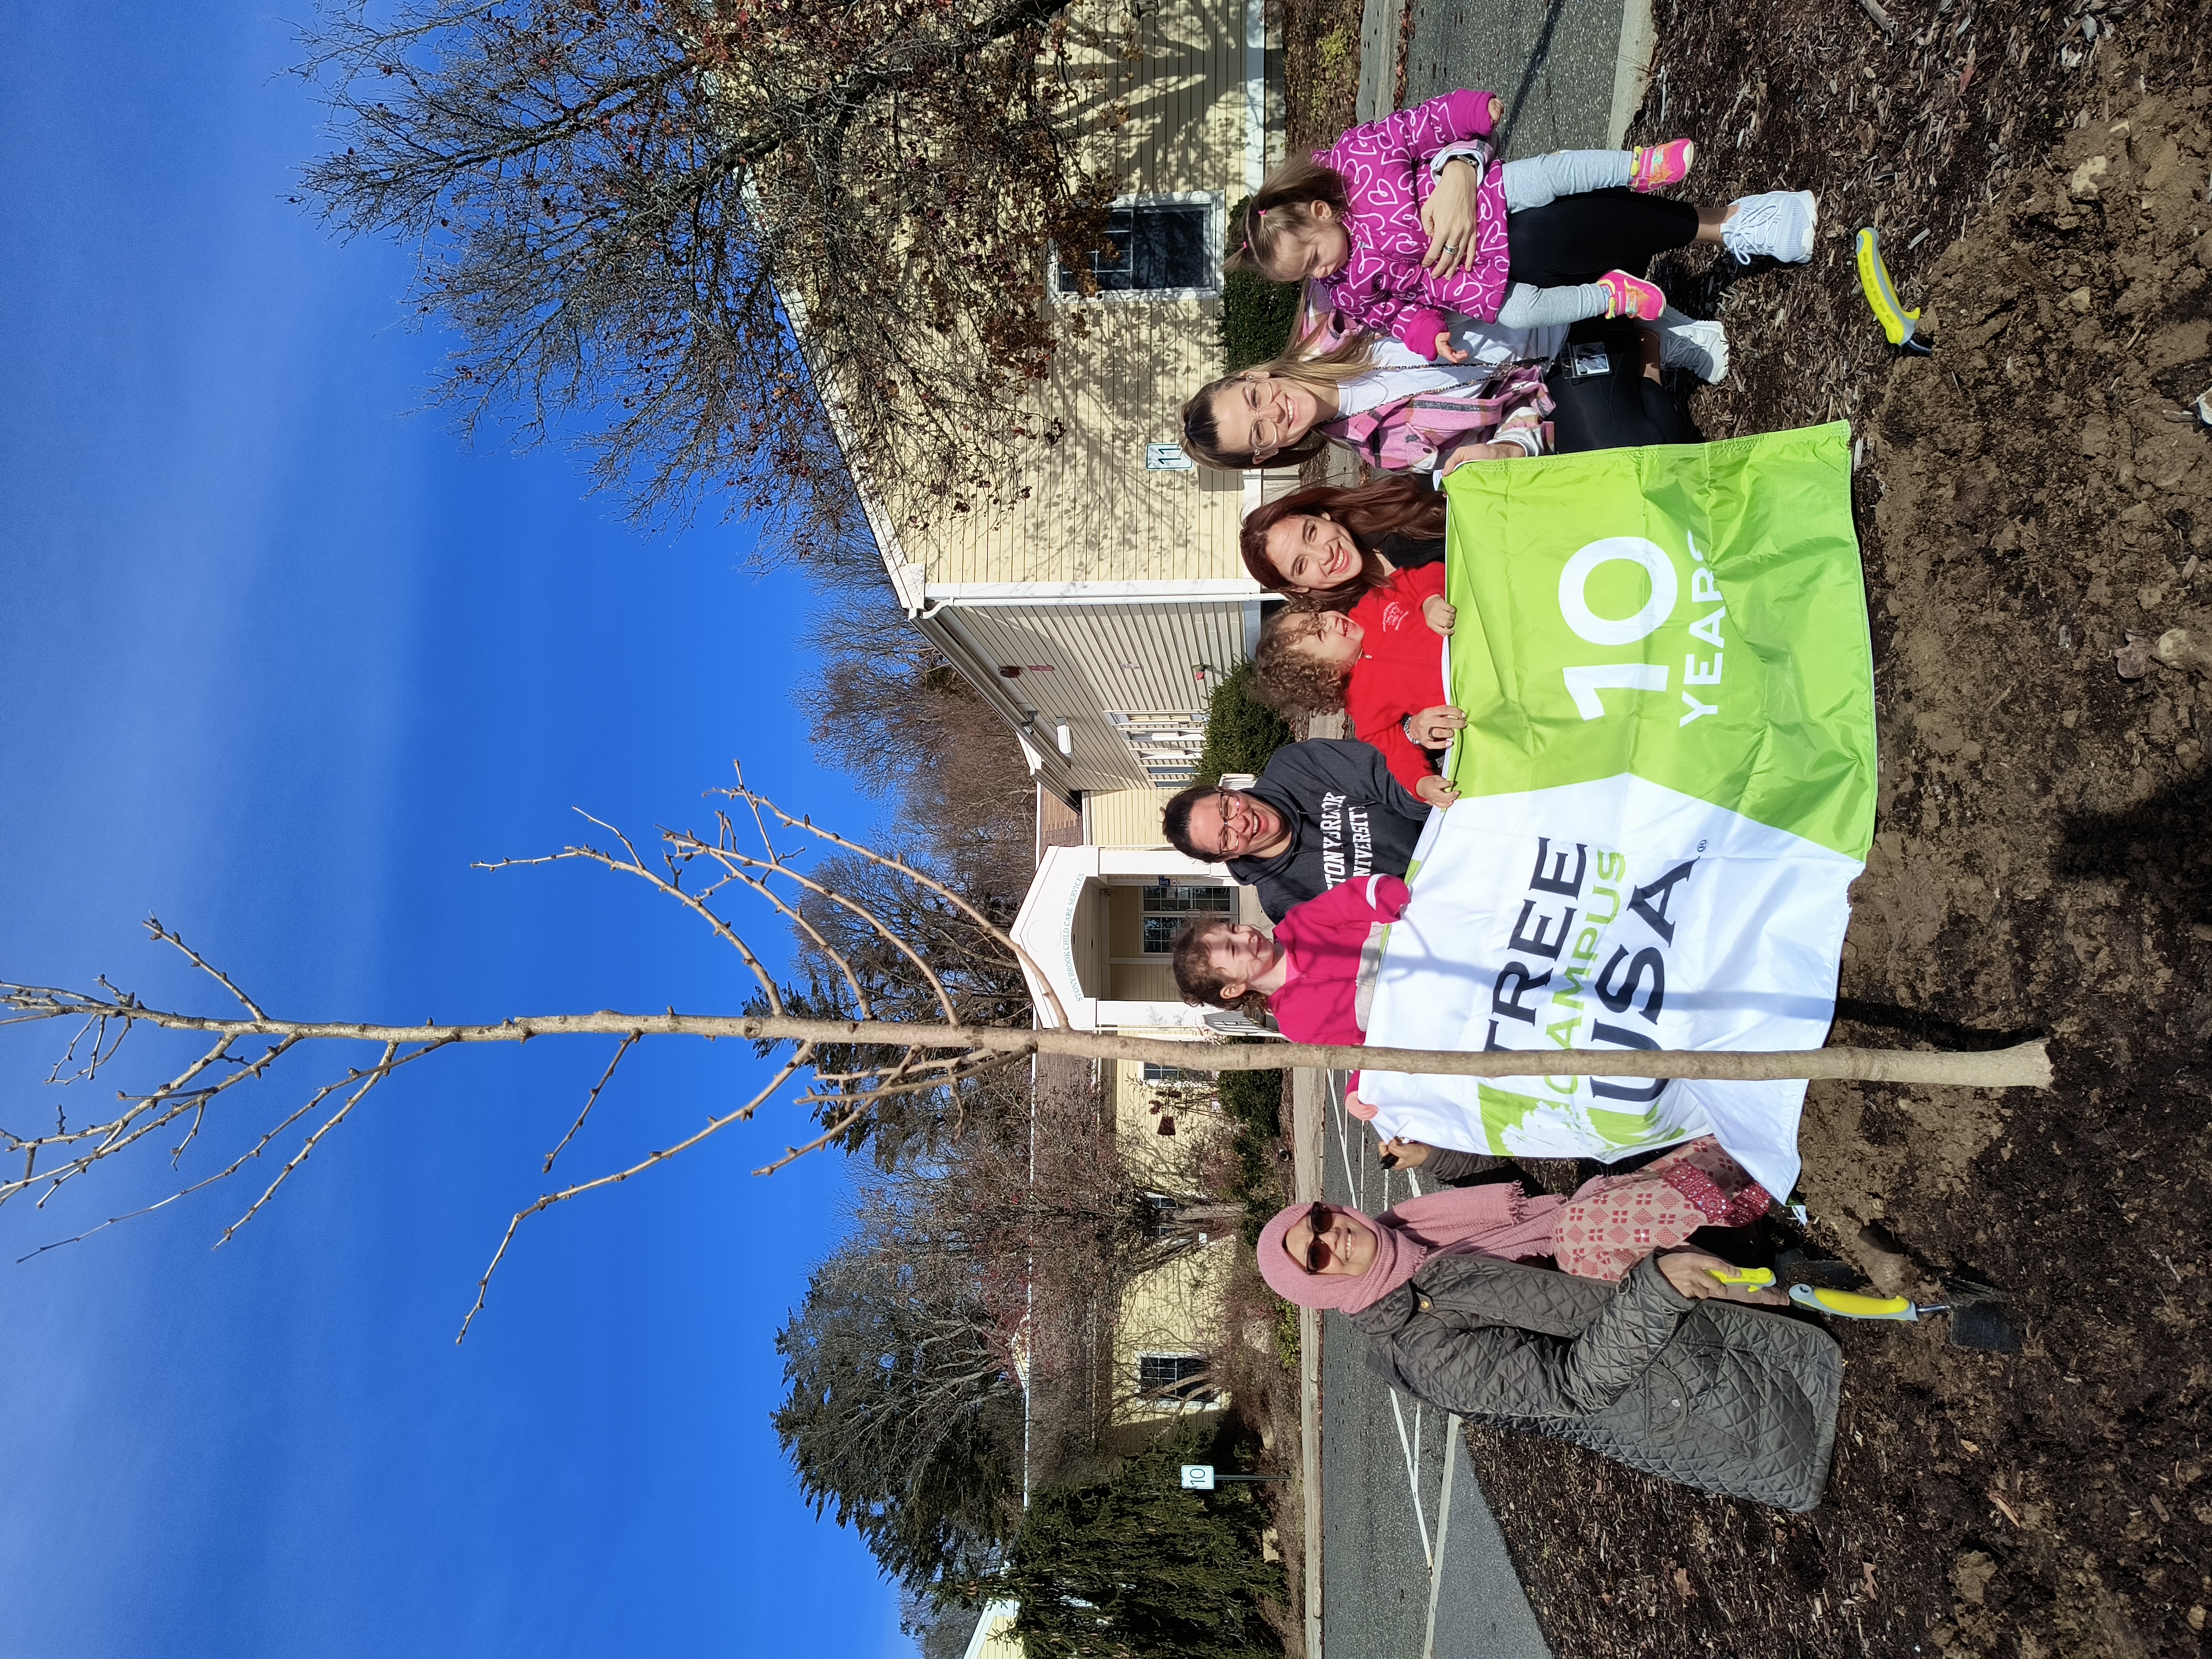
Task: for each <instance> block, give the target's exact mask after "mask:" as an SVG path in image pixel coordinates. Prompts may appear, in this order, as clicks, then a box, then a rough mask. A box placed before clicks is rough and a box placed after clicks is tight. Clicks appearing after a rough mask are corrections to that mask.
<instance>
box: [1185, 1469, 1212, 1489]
mask: <svg viewBox="0 0 2212 1659" xmlns="http://www.w3.org/2000/svg"><path fill="white" fill-rule="evenodd" d="M1182 1488H1183V1490H1184V1491H1185V1492H1212V1490H1213V1465H1212V1464H1211V1463H1186V1464H1184V1465H1183V1466H1182Z"/></svg>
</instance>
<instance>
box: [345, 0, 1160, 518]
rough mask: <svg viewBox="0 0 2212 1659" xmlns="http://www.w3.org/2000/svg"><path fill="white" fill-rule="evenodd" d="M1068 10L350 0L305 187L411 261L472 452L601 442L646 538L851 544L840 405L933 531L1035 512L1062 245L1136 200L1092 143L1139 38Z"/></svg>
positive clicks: (877, 489)
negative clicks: (738, 530) (478, 432)
mask: <svg viewBox="0 0 2212 1659" xmlns="http://www.w3.org/2000/svg"><path fill="white" fill-rule="evenodd" d="M1070 4H1071V0H971V3H961V0H947V3H944V4H937V5H927V6H921V5H915V4H911V3H908V0H849V3H843V4H839V5H836V6H815V5H802V4H793V3H791V0H758V3H751V4H729V3H723V0H415V3H408V4H403V5H402V6H401V7H400V8H399V9H398V10H397V11H396V12H392V13H386V11H385V10H384V9H382V8H378V9H376V14H375V16H374V19H372V16H371V10H370V8H369V7H368V4H367V3H366V0H336V3H333V4H332V5H331V7H330V8H329V9H326V10H325V13H324V15H323V18H322V20H321V21H320V22H319V24H318V25H317V26H315V27H313V28H311V29H310V30H309V31H308V32H307V33H306V35H305V36H304V40H303V44H304V46H305V50H306V52H307V61H306V63H305V64H303V65H302V69H301V72H302V73H303V74H305V75H307V76H310V77H312V78H313V79H315V80H317V81H318V82H319V83H320V84H322V85H323V86H324V87H325V88H327V96H328V101H329V104H330V107H331V112H332V114H333V118H334V121H333V139H334V143H333V148H332V149H331V152H330V153H329V154H328V155H325V156H324V157H323V158H322V159H321V160H320V161H317V162H315V163H314V164H313V166H312V167H309V169H308V170H307V178H306V185H307V191H308V192H309V193H310V194H311V195H312V196H313V197H314V198H315V200H316V201H317V202H318V203H319V204H320V206H321V208H322V210H323V212H324V213H325V216H327V217H328V218H329V219H330V220H331V222H333V223H334V224H336V225H337V226H338V227H339V228H341V229H342V230H343V231H345V232H348V233H349V234H359V233H369V234H383V235H391V236H393V237H395V238H397V239H398V240H402V241H404V242H405V243H408V244H410V245H411V246H413V247H414V248H415V249H416V252H417V269H416V291H415V295H414V302H415V305H416V309H417V310H418V312H419V313H422V314H425V315H432V316H436V317H438V318H440V319H442V320H443V321H444V322H446V323H447V325H450V326H451V327H452V328H453V330H454V331H456V332H457V333H458V334H459V337H460V338H461V342H462V343H461V346H460V349H459V351H458V352H457V353H456V354H455V355H454V356H453V359H452V361H451V362H450V365H449V367H448V369H447V375H446V378H445V381H444V384H443V385H442V386H441V388H440V390H439V392H438V394H437V395H438V398H439V399H440V400H441V402H443V403H444V404H447V406H449V407H451V408H452V409H453V410H455V411H456V412H457V414H458V415H459V419H460V422H461V423H462V425H463V426H464V428H467V429H470V430H474V429H475V428H477V427H478V426H479V425H480V424H481V423H482V422H484V421H485V420H486V419H487V418H488V417H494V416H497V415H499V414H501V413H503V412H505V411H508V410H512V411H513V412H514V413H515V415H516V416H517V420H518V424H519V429H520V435H521V436H522V437H523V438H524V439H525V440H526V441H531V442H536V441H540V440H542V439H543V438H544V437H545V436H546V435H549V434H550V433H551V432H552V431H554V430H555V429H556V428H559V427H560V426H562V424H563V423H564V422H566V421H568V419H570V418H572V417H575V416H583V417H585V418H586V419H588V420H592V421H602V422H604V424H601V425H599V427H598V428H597V429H596V431H594V432H593V433H592V436H591V438H590V440H589V441H590V443H591V445H592V447H593V449H594V450H595V452H596V455H597V472H598V475H599V479H600V480H601V482H602V483H605V484H609V485H613V486H616V487H618V488H621V489H625V490H626V491H627V492H628V493H629V495H630V498H631V501H632V502H633V505H634V507H635V510H636V511H637V512H638V513H640V514H641V515H642V516H645V517H647V518H664V517H667V516H671V515H673V516H676V517H678V518H680V517H683V516H685V515H688V514H689V513H690V512H691V511H692V510H693V509H694V508H695V507H696V505H697V504H698V503H699V502H700V501H702V500H703V499H706V498H708V497H710V496H714V495H719V496H720V497H721V498H722V500H723V502H724V505H725V506H726V509H727V511H728V512H729V513H732V514H739V513H742V514H744V515H746V516H748V517H750V518H752V519H753V520H756V521H757V522H762V523H766V524H769V525H771V526H781V527H782V528H783V529H784V530H785V531H786V532H787V533H789V534H790V535H792V536H793V537H796V538H798V541H797V545H798V547H799V550H800V551H801V552H805V551H808V550H812V549H816V548H820V549H822V550H829V549H832V548H834V547H835V546H836V544H839V543H840V542H841V541H848V540H851V539H853V538H854V536H855V532H856V525H857V520H858V500H857V498H856V497H855V495H854V493H853V490H852V488H851V484H850V482H849V481H848V478H847V477H846V475H845V472H844V471H843V469H842V466H841V465H839V461H838V455H837V446H836V444H835V443H833V442H832V441H831V428H830V426H829V422H828V420H827V419H826V417H825V416H826V411H825V408H824V403H823V399H824V398H828V399H829V400H830V401H831V402H833V403H834V404H835V406H836V410H837V411H838V414H839V416H840V417H841V418H842V420H843V422H845V424H846V428H847V431H846V437H847V438H848V441H849V442H848V459H849V460H850V461H851V462H852V464H853V465H854V467H855V468H857V469H858V471H859V473H860V481H861V483H863V484H864V485H866V487H867V488H868V489H870V490H872V492H873V493H874V494H875V495H876V496H877V497H878V499H879V500H883V501H900V502H903V503H905V505H906V510H907V511H908V512H911V513H921V512H924V511H927V512H933V513H934V512H937V511H942V510H954V511H960V510H969V509H971V508H973V507H976V506H979V505H981V504H982V503H984V502H986V501H990V500H993V499H996V498H998V497H1000V496H1002V495H1005V494H1007V493H1011V492H1012V491H1014V490H1018V489H1019V485H1018V483H1012V482H1011V480H1012V477H1013V474H1014V472H1015V471H1016V469H1017V465H1018V461H1019V459H1020V457H1021V456H1022V455H1023V454H1024V453H1029V452H1030V449H1031V447H1033V446H1035V445H1036V444H1038V443H1042V442H1050V441H1056V440H1057V437H1058V433H1057V431H1056V430H1054V429H1052V428H1048V427H1046V426H1044V425H1042V424H1040V423H1038V422H1036V421H1035V420H1034V419H1033V418H1025V417H1024V416H1022V415H1021V414H1019V413H1018V402H1019V394H1020V393H1021V392H1022V390H1023V389H1024V387H1025V386H1029V385H1030V384H1032V383H1034V382H1036V381H1037V380H1040V379H1042V376H1043V374H1045V372H1046V368H1047V366H1048V363H1049V362H1050V360H1051V357H1052V355H1053V351H1054V347H1055V345H1056V344H1057V342H1058V339H1059V325H1058V322H1057V319H1056V316H1055V313H1054V308H1052V307H1045V306H1043V305H1042V304H1041V303H1040V301H1041V296H1042V285H1043V283H1044V276H1045V262H1046V259H1047V258H1048V249H1050V248H1051V247H1053V246H1054V245H1055V244H1057V245H1058V246H1061V247H1064V248H1067V249H1070V250H1071V251H1073V250H1078V249H1083V248H1087V247H1090V246H1096V245H1097V244H1099V242H1100V240H1101V238H1102V235H1103V223H1104V210H1103V205H1102V204H1103V203H1105V202H1106V201H1108V200H1109V199H1110V198H1111V197H1112V196H1113V194H1114V181H1113V179H1111V178H1110V177H1109V176H1108V175H1107V174H1105V173H1102V172H1101V171H1099V170H1098V169H1097V167H1094V166H1092V165H1090V164H1089V163H1088V162H1086V161H1085V159H1084V157H1083V155H1081V154H1079V150H1080V149H1081V146H1080V144H1079V142H1078V141H1077V140H1076V139H1075V138H1074V137H1073V134H1074V133H1075V132H1076V131H1077V130H1078V128H1079V124H1080V120H1081V119H1082V118H1085V116H1091V117H1097V116H1106V115H1110V112H1111V110H1112V107H1113V104H1114V99H1115V89H1114V85H1113V82H1112V81H1111V78H1110V76H1109V75H1108V74H1106V73H1104V72H1103V70H1104V66H1105V65H1107V64H1109V63H1110V62H1111V60H1112V59H1113V58H1115V56H1116V55H1117V53H1118V52H1119V51H1120V50H1121V47H1120V46H1119V44H1118V42H1117V41H1116V40H1109V38H1107V36H1108V34H1109V33H1114V32H1115V30H1116V29H1118V28H1121V27H1126V24H1127V20H1126V19H1124V20H1122V22H1121V24H1119V25H1115V26H1112V27H1109V28H1106V29H1104V30H1103V31H1102V29H1100V28H1092V27H1079V26H1077V25H1075V24H1073V23H1072V22H1071V21H1070V19H1069V16H1068V15H1067V13H1068V9H1069V7H1070ZM1132 15H1133V13H1132ZM1079 60H1082V61H1079ZM787 305H788V306H789V307H792V308H793V309H794V310H796V311H798V312H799V313H803V314H802V315H799V316H793V314H792V313H791V311H787V308H786V307H787ZM794 325H796V326H794Z"/></svg>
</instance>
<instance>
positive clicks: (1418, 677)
mask: <svg viewBox="0 0 2212 1659" xmlns="http://www.w3.org/2000/svg"><path fill="white" fill-rule="evenodd" d="M1443 594H1444V567H1443V565H1442V564H1429V565H1419V566H1415V567H1414V568H1411V569H1407V570H1399V571H1395V572H1394V573H1393V574H1391V575H1390V576H1389V578H1388V579H1386V580H1383V582H1382V583H1380V584H1379V585H1378V586H1374V587H1371V588H1370V589H1368V590H1367V592H1365V593H1364V594H1363V595H1362V596H1361V597H1360V599H1359V600H1358V603H1357V604H1354V605H1351V606H1350V607H1349V608H1348V609H1338V608H1334V607H1331V606H1329V605H1328V601H1326V600H1323V601H1319V602H1317V603H1315V604H1313V605H1293V606H1292V607H1291V608H1290V609H1289V610H1286V611H1279V612H1278V613H1276V614H1275V615H1274V616H1273V617H1269V618H1268V619H1267V626H1266V627H1264V628H1262V629H1261V630H1260V643H1259V645H1258V647H1257V648H1255V650H1254V652H1253V653H1252V676H1253V679H1254V680H1255V683H1256V684H1257V685H1258V688H1259V691H1260V695H1261V696H1262V697H1263V698H1265V699H1266V700H1267V702H1271V703H1273V705H1274V706H1275V707H1276V708H1278V709H1280V710H1282V711H1283V712H1284V713H1285V714H1299V713H1303V714H1322V713H1327V712H1328V711H1330V710H1333V709H1336V708H1342V709H1343V710H1344V711H1345V714H1346V722H1347V724H1349V725H1350V726H1351V727H1352V735H1353V736H1355V737H1357V738H1358V739H1359V740H1360V741H1361V742H1362V743H1367V744H1373V745H1374V746H1375V747H1376V749H1379V750H1382V752H1383V758H1384V759H1385V760H1386V761H1388V762H1389V766H1390V775H1391V776H1393V777H1395V778H1396V779H1397V780H1398V781H1399V782H1401V783H1402V784H1404V785H1405V786H1406V787H1407V788H1408V789H1410V790H1412V791H1413V793H1415V794H1417V795H1419V796H1420V797H1421V799H1424V800H1427V801H1431V803H1432V804H1436V803H1440V802H1441V801H1442V799H1443V793H1444V791H1446V790H1447V789H1449V785H1448V784H1446V783H1445V781H1444V780H1443V779H1442V778H1439V777H1438V776H1437V775H1436V764H1437V755H1438V754H1440V753H1441V752H1442V751H1443V750H1444V749H1446V748H1448V747H1449V746H1450V744H1451V740H1452V736H1453V734H1454V733H1455V732H1457V731H1458V730H1459V729H1460V728H1461V727H1462V726H1465V725H1466V724H1467V716H1466V715H1465V714H1462V713H1461V712H1460V711H1459V710H1458V709H1456V708H1453V707H1452V706H1451V698H1450V693H1449V691H1448V690H1446V689H1445V686H1444V670H1443V646H1442V644H1441V643H1440V641H1442V640H1443V639H1444V638H1446V637H1449V635H1450V633H1451V631H1452V627H1453V624H1454V623H1455V621H1456V620H1457V612H1456V611H1454V609H1453V608H1452V606H1451V605H1450V604H1449V602H1448V601H1447V600H1446V599H1445V598H1444V596H1443Z"/></svg>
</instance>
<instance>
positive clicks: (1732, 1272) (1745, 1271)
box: [1705, 1267, 1774, 1291]
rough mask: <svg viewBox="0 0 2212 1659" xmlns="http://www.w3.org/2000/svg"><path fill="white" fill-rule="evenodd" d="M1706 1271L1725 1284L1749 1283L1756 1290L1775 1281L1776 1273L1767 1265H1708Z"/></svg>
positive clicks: (1760, 1289) (1763, 1288) (1761, 1289)
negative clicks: (1766, 1267)
mask: <svg viewBox="0 0 2212 1659" xmlns="http://www.w3.org/2000/svg"><path fill="white" fill-rule="evenodd" d="M1705 1271H1706V1272H1707V1273H1711V1275H1712V1276H1713V1277H1714V1278H1715V1279H1719V1280H1720V1282H1721V1283H1722V1284H1723V1285H1749V1286H1751V1288H1752V1289H1753V1290H1755V1291H1763V1290H1765V1288H1766V1287H1767V1286H1768V1285H1771V1284H1772V1283H1773V1282H1774V1275H1773V1274H1772V1273H1770V1272H1768V1271H1767V1270H1766V1269H1765V1267H1708V1268H1706V1269H1705Z"/></svg>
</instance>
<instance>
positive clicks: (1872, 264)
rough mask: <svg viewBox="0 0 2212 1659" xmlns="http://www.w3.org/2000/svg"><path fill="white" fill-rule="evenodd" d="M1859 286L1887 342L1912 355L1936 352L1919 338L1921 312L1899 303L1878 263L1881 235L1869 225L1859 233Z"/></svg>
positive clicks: (1884, 270)
mask: <svg viewBox="0 0 2212 1659" xmlns="http://www.w3.org/2000/svg"><path fill="white" fill-rule="evenodd" d="M1858 256H1859V287H1860V288H1861V289H1863V290H1864V291H1865V293H1866V299H1867V304H1868V305H1869V306H1871V307H1874V314H1875V321H1877V322H1879V323H1880V324H1881V331H1882V332H1883V333H1884V334H1885V335H1887V337H1888V338H1889V343H1890V344H1892V345H1893V346H1895V347H1896V348H1897V349H1899V350H1900V351H1909V352H1911V353H1912V354H1913V355H1914V356H1919V357H1928V356H1934V355H1935V348H1934V347H1933V346H1931V345H1930V344H1929V343H1928V342H1927V341H1925V340H1923V339H1922V338H1921V337H1920V313H1918V312H1917V311H1907V310H1906V309H1905V307H1903V306H1902V305H1901V304H1899V302H1898V298H1897V289H1895V288H1893V286H1891V284H1890V280H1889V267H1888V266H1887V265H1886V264H1883V263H1882V262H1881V234H1880V233H1879V232H1877V231H1876V230H1875V228H1873V227H1872V226H1871V225H1869V227H1868V228H1866V229H1864V230H1862V231H1861V232H1859V235H1858Z"/></svg>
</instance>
